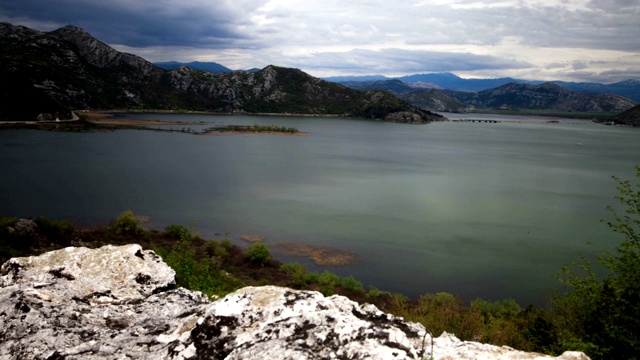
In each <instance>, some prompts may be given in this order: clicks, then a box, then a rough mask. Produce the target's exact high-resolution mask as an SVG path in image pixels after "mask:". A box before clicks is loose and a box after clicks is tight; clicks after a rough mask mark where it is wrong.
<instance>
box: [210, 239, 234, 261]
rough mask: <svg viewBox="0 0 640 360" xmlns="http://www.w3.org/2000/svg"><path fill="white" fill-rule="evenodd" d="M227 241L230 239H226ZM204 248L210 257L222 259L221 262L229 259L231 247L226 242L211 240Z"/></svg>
mask: <svg viewBox="0 0 640 360" xmlns="http://www.w3.org/2000/svg"><path fill="white" fill-rule="evenodd" d="M225 240H227V241H229V240H228V239H225ZM229 244H231V242H230V241H229ZM204 247H205V251H206V252H207V255H209V257H217V258H220V259H221V260H224V259H226V258H227V257H229V251H230V247H229V246H228V245H226V243H225V242H224V240H223V242H222V243H221V242H219V241H218V240H217V239H211V240H209V241H207V243H206V245H205V246H204Z"/></svg>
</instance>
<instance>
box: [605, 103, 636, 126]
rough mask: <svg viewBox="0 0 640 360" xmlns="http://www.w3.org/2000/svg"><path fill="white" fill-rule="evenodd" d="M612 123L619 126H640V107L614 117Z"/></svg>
mask: <svg viewBox="0 0 640 360" xmlns="http://www.w3.org/2000/svg"><path fill="white" fill-rule="evenodd" d="M611 122H613V123H614V124H619V125H630V126H640V105H636V106H634V107H632V108H631V109H629V110H627V111H625V112H623V113H621V114H618V115H616V116H614V117H613V118H612V119H611Z"/></svg>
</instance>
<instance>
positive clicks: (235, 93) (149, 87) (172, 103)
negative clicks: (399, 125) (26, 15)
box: [0, 23, 438, 123]
mask: <svg viewBox="0 0 640 360" xmlns="http://www.w3.org/2000/svg"><path fill="white" fill-rule="evenodd" d="M0 78H1V79H2V82H0V119H1V120H35V119H36V118H37V117H38V116H41V115H42V114H47V116H49V117H69V116H70V110H71V109H131V108H135V109H171V110H177V109H184V110H197V111H207V112H227V113H228V112H246V113H292V114H318V115H340V116H352V117H361V118H376V119H381V120H384V121H393V122H411V123H422V122H429V121H431V120H437V119H438V115H435V114H432V113H430V112H428V111H423V110H419V109H416V108H415V107H413V106H411V105H409V104H407V103H406V102H403V101H402V100H400V99H398V98H397V97H395V96H393V95H391V94H389V93H386V92H382V91H358V90H353V89H350V88H347V87H345V86H342V85H339V84H336V83H332V82H327V81H324V80H321V79H318V78H314V77H312V76H310V75H308V74H306V73H304V72H302V71H300V70H297V69H289V68H282V67H278V66H267V67H266V68H264V69H262V70H259V71H257V72H248V71H246V72H245V71H243V72H222V73H212V72H209V71H202V70H195V69H192V68H189V67H186V66H180V67H178V68H176V69H173V70H165V69H162V68H160V67H158V66H155V65H153V64H152V63H150V62H148V61H146V60H144V59H143V58H141V57H138V56H135V55H131V54H126V53H121V52H118V51H116V50H114V49H113V48H111V47H109V46H108V45H106V44H104V43H102V42H101V41H99V40H97V39H95V38H94V37H92V36H91V35H90V34H89V33H87V32H86V31H84V30H83V29H81V28H78V27H75V26H65V27H63V28H60V29H58V30H55V31H51V32H41V31H36V30H32V29H29V28H26V27H23V26H14V25H11V24H8V23H0ZM25 99H28V100H29V106H23V105H22V104H23V103H24V100H25Z"/></svg>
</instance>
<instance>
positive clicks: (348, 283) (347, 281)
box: [340, 276, 364, 292]
mask: <svg viewBox="0 0 640 360" xmlns="http://www.w3.org/2000/svg"><path fill="white" fill-rule="evenodd" d="M340 287H342V288H343V289H345V290H349V291H354V292H364V287H363V286H362V283H361V282H360V281H358V280H356V279H355V278H354V277H353V276H347V277H343V278H342V279H340Z"/></svg>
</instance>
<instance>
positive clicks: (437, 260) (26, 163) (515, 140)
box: [0, 114, 640, 306]
mask: <svg viewBox="0 0 640 360" xmlns="http://www.w3.org/2000/svg"><path fill="white" fill-rule="evenodd" d="M446 115H447V116H448V117H449V118H451V119H478V118H483V119H484V118H489V119H498V120H506V121H509V122H504V123H496V124H493V123H470V122H442V123H432V124H428V125H405V124H392V123H382V122H375V121H364V120H351V119H341V118H314V117H277V116H271V117H266V116H265V117H261V116H243V115H233V116H231V115H229V116H225V115H175V114H174V115H172V114H129V115H128V116H129V117H131V118H137V119H160V120H170V121H185V122H203V124H202V125H185V126H186V127H188V128H191V129H193V130H202V129H203V128H207V127H211V126H213V125H216V126H217V125H224V124H235V125H252V124H260V125H268V124H274V125H278V126H286V127H296V128H298V129H299V130H300V131H303V132H305V133H307V134H306V135H303V136H284V135H269V134H239V135H220V136H195V135H190V134H183V133H178V132H174V133H168V132H155V131H141V130H119V131H115V132H101V133H68V132H44V131H36V130H4V131H0V165H1V166H2V169H3V170H2V176H1V177H0V213H1V214H3V215H7V216H34V217H35V216H38V215H44V216H47V217H50V218H56V219H70V220H71V221H73V222H74V223H76V224H79V225H92V224H105V223H107V222H108V221H110V220H112V219H115V218H116V217H117V216H118V214H119V213H120V212H122V211H124V210H129V209H130V210H133V212H134V213H135V214H136V215H143V216H147V217H149V223H148V226H150V227H152V228H156V229H163V228H164V227H165V226H167V225H169V224H172V223H177V224H183V225H189V224H194V229H195V231H197V232H199V233H201V234H202V235H203V237H205V238H212V237H217V238H222V237H228V238H230V239H232V241H233V242H234V243H236V244H239V245H244V246H246V245H248V244H247V243H245V242H243V241H242V240H241V239H240V238H241V237H242V236H245V235H252V236H261V237H264V243H265V244H266V245H267V246H269V247H270V249H271V250H272V253H273V254H274V255H275V256H276V257H278V258H280V259H282V260H284V261H299V262H301V263H305V264H308V266H309V269H311V270H323V269H329V270H331V271H334V272H336V273H338V274H340V275H343V276H347V275H353V276H354V277H356V278H357V279H358V280H360V281H362V282H363V283H364V284H365V285H372V286H375V287H377V288H379V289H382V290H389V291H398V292H402V293H404V294H406V295H408V296H410V297H417V296H419V295H420V294H424V293H435V292H440V291H445V292H449V293H452V294H455V295H458V296H461V297H462V298H463V299H465V300H467V301H468V300H473V299H475V298H477V297H482V298H484V299H487V300H498V299H506V298H513V299H516V300H517V301H518V302H519V303H520V304H521V305H525V306H526V305H527V304H529V303H534V304H536V305H541V304H543V303H544V301H545V298H546V296H547V295H549V294H550V293H551V292H552V291H553V290H554V289H558V288H559V283H558V281H557V280H556V279H555V275H556V274H557V273H558V271H559V270H560V268H561V266H562V265H563V264H569V263H571V262H573V261H576V260H578V254H579V253H581V254H585V255H593V254H597V249H598V247H602V248H605V249H613V248H614V247H615V245H616V244H617V243H618V242H619V238H618V237H617V235H616V234H614V233H612V232H611V231H610V230H609V229H608V228H607V226H606V225H604V224H602V223H601V222H600V220H601V219H603V218H609V212H608V211H607V209H606V207H607V206H608V205H615V203H614V199H613V197H614V196H615V195H616V194H617V191H616V183H615V182H614V181H613V180H612V179H611V176H612V175H615V176H618V177H620V178H623V179H633V178H634V176H635V169H634V166H635V165H636V164H639V163H640V156H639V154H640V141H639V140H640V130H639V129H634V128H622V127H608V126H602V125H596V124H592V123H589V122H585V121H575V120H559V121H560V123H557V124H548V123H546V121H548V120H549V119H547V118H536V117H505V116H498V115H478V114H446ZM164 128H178V127H177V126H175V125H174V126H165V127H164ZM278 243H294V244H305V245H312V246H320V247H332V248H335V249H339V250H343V251H348V252H352V253H354V254H356V256H357V261H356V262H355V263H353V264H350V265H345V266H330V267H320V266H317V265H315V264H313V263H311V261H310V260H308V259H306V258H302V257H295V256H291V255H287V254H286V253H285V252H284V250H283V249H282V248H280V247H279V246H276V244H278ZM588 243H591V244H593V245H588Z"/></svg>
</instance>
